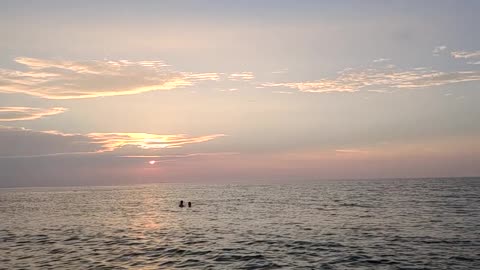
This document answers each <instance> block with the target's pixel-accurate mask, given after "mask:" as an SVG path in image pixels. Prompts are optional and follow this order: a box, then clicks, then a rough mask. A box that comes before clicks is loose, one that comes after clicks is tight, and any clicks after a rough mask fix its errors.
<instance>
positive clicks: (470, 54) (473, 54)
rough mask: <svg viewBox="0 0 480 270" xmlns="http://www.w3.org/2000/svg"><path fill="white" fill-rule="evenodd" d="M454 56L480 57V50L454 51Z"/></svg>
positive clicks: (452, 53)
mask: <svg viewBox="0 0 480 270" xmlns="http://www.w3.org/2000/svg"><path fill="white" fill-rule="evenodd" d="M450 54H451V55H452V56H453V57H454V58H464V59H471V58H480V51H474V52H467V51H454V52H451V53H450Z"/></svg>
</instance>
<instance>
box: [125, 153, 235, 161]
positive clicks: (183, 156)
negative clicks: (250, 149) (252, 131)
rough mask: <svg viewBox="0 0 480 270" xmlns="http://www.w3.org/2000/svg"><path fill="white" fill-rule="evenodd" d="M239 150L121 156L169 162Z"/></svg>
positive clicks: (214, 155)
mask: <svg viewBox="0 0 480 270" xmlns="http://www.w3.org/2000/svg"><path fill="white" fill-rule="evenodd" d="M238 154H240V153H238V152H211V153H192V154H181V155H131V156H120V157H122V158H140V159H148V160H150V161H152V160H153V161H154V162H169V161H177V160H182V159H186V158H199V157H224V156H231V155H238Z"/></svg>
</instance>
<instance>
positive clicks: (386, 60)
mask: <svg viewBox="0 0 480 270" xmlns="http://www.w3.org/2000/svg"><path fill="white" fill-rule="evenodd" d="M390 60H391V59H390V58H378V59H375V60H373V62H374V63H384V62H388V61H390Z"/></svg>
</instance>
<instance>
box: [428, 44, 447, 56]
mask: <svg viewBox="0 0 480 270" xmlns="http://www.w3.org/2000/svg"><path fill="white" fill-rule="evenodd" d="M446 49H447V46H445V45H441V46H436V47H435V48H433V51H432V53H433V55H434V56H438V55H440V54H441V53H442V52H444V51H445V50H446Z"/></svg>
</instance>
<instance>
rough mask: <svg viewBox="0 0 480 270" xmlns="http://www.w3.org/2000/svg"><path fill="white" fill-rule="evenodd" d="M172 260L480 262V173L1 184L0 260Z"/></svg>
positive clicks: (44, 263) (304, 265)
mask: <svg viewBox="0 0 480 270" xmlns="http://www.w3.org/2000/svg"><path fill="white" fill-rule="evenodd" d="M180 200H185V201H192V203H193V207H192V208H183V209H182V208H179V207H178V206H177V205H178V202H179V201H180ZM176 268H190V269H480V179H424V180H376V181H364V180H362V181H327V182H315V183H300V184H270V185H252V184H249V185H247V184H238V185H237V184H221V185H198V184H158V185H144V186H123V187H78V188H31V189H25V188H23V189H1V190H0V269H176Z"/></svg>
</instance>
